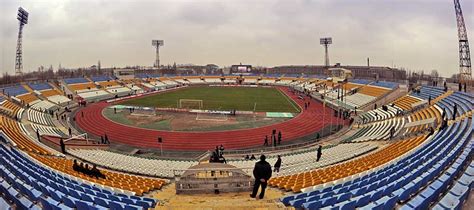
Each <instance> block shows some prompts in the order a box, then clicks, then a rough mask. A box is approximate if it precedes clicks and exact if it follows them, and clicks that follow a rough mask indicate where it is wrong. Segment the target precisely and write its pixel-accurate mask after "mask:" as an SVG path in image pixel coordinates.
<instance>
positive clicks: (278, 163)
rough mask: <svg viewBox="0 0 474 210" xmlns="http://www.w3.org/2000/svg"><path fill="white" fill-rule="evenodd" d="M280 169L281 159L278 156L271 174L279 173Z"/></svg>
mask: <svg viewBox="0 0 474 210" xmlns="http://www.w3.org/2000/svg"><path fill="white" fill-rule="evenodd" d="M280 167H281V157H280V155H278V158H277V161H276V162H275V165H273V172H277V173H278V172H280Z"/></svg>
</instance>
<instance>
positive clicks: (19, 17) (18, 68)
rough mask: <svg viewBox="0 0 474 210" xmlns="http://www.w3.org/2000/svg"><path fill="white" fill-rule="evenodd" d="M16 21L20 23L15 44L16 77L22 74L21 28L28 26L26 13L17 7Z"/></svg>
mask: <svg viewBox="0 0 474 210" xmlns="http://www.w3.org/2000/svg"><path fill="white" fill-rule="evenodd" d="M16 19H17V20H18V21H20V30H19V31H18V40H17V43H16V56H15V73H16V74H17V75H22V74H23V51H22V45H23V44H22V37H23V26H25V25H26V24H28V12H27V11H26V10H25V9H23V8H21V7H19V8H18V14H17V17H16Z"/></svg>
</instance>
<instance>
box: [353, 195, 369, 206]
mask: <svg viewBox="0 0 474 210" xmlns="http://www.w3.org/2000/svg"><path fill="white" fill-rule="evenodd" d="M369 202H370V195H362V196H359V198H358V199H357V201H356V206H357V207H361V206H365V205H367V204H369Z"/></svg>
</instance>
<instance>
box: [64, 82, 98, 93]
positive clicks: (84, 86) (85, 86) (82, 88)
mask: <svg viewBox="0 0 474 210" xmlns="http://www.w3.org/2000/svg"><path fill="white" fill-rule="evenodd" d="M68 86H69V89H71V90H72V91H75V92H77V93H81V92H87V91H92V90H97V87H96V86H95V84H94V83H92V82H88V83H81V84H73V85H68Z"/></svg>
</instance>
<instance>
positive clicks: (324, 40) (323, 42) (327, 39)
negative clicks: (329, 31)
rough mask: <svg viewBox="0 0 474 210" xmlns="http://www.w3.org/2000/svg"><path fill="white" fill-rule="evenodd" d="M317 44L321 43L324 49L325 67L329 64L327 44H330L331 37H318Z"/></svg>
mask: <svg viewBox="0 0 474 210" xmlns="http://www.w3.org/2000/svg"><path fill="white" fill-rule="evenodd" d="M319 44H321V45H323V46H324V49H325V61H324V65H325V66H326V67H328V66H329V54H328V48H329V45H330V44H332V38H331V37H325V38H320V39H319Z"/></svg>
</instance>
